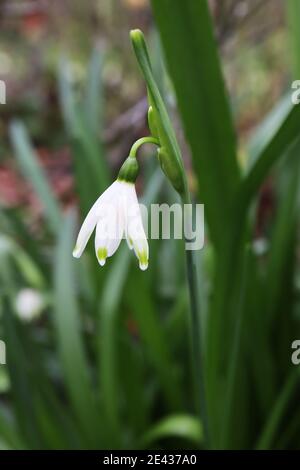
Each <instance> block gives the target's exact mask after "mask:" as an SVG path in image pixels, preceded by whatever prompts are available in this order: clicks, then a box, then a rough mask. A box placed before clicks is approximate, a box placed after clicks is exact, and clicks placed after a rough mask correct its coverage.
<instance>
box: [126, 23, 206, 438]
mask: <svg viewBox="0 0 300 470" xmlns="http://www.w3.org/2000/svg"><path fill="white" fill-rule="evenodd" d="M131 40H132V45H133V49H134V52H135V54H136V58H137V61H138V63H139V65H140V68H141V71H142V74H143V76H144V79H145V81H146V84H147V90H148V99H149V105H150V110H151V124H152V126H153V124H154V126H153V129H154V130H155V132H156V137H157V142H158V145H159V147H160V148H159V151H158V160H159V162H160V165H161V168H162V170H163V172H164V173H165V175H166V177H167V178H168V180H169V181H170V182H171V184H172V185H173V187H174V188H175V190H176V191H177V192H178V194H179V195H180V198H181V203H182V207H184V205H185V204H191V197H190V193H189V189H188V184H187V178H186V173H185V169H184V165H183V159H182V155H181V152H180V148H179V145H178V143H177V140H176V136H175V132H174V129H173V126H172V124H171V121H170V119H169V116H168V113H167V110H166V107H165V104H164V102H163V100H162V97H161V95H160V92H159V89H158V86H157V84H156V81H155V79H154V76H153V73H152V67H151V63H150V58H149V54H148V50H147V45H146V42H145V39H144V36H143V33H142V32H141V31H140V30H134V31H131ZM142 143H145V142H144V141H143V142H142ZM152 143H153V142H152ZM190 220H191V217H190ZM185 253H186V265H187V280H188V287H189V294H190V306H191V316H190V319H191V320H190V328H191V334H190V336H191V352H192V370H193V373H194V380H195V392H196V399H197V400H196V401H197V404H196V409H197V411H198V414H199V416H200V420H202V421H203V428H204V434H205V440H206V444H207V445H208V442H209V439H208V419H207V411H206V410H207V408H206V398H205V387H204V363H203V358H202V343H201V321H200V316H199V315H200V313H199V312H200V308H199V305H198V297H197V290H198V285H197V275H196V261H195V259H194V258H195V254H194V252H193V251H189V250H186V251H185Z"/></svg>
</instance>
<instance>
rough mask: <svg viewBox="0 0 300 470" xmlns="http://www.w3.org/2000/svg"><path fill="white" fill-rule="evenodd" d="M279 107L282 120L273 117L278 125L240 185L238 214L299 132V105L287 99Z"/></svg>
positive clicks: (246, 207)
mask: <svg viewBox="0 0 300 470" xmlns="http://www.w3.org/2000/svg"><path fill="white" fill-rule="evenodd" d="M287 99H288V98H286V100H287ZM281 106H282V108H281ZM280 108H281V109H279V111H280V112H279V114H278V115H280V114H281V112H282V111H283V112H282V115H283V119H282V121H281V122H279V119H275V120H276V122H277V123H278V126H276V127H275V126H274V127H275V128H274V127H273V126H272V135H271V136H270V139H269V140H268V141H267V142H266V143H265V145H264V147H263V149H262V150H261V152H260V154H259V156H257V158H256V159H255V161H254V163H253V165H252V166H251V167H250V169H249V171H248V173H247V175H246V176H245V178H244V180H243V182H242V184H241V186H240V191H239V194H237V205H238V207H239V209H238V211H239V212H238V215H239V216H240V215H241V213H242V212H244V211H246V210H247V209H248V208H249V204H250V203H251V201H252V198H253V197H254V196H255V195H256V194H257V191H258V190H259V188H260V186H261V185H262V183H263V182H264V180H265V178H266V177H267V176H268V174H269V172H270V170H271V169H272V167H273V165H274V164H275V163H276V162H277V161H278V160H279V158H280V157H282V156H283V155H284V153H285V152H286V150H287V149H288V148H289V146H290V145H291V144H293V142H295V140H296V138H297V137H298V136H299V134H300V125H299V122H300V106H299V105H296V106H295V105H293V104H292V102H291V101H290V103H289V104H288V103H287V101H286V102H285V101H283V104H281V105H280ZM277 112H278V109H277ZM275 113H276V111H275Z"/></svg>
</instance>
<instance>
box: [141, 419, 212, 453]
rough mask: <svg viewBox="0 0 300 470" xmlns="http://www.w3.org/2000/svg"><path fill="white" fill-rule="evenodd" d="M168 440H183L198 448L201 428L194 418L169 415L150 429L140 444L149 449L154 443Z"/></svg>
mask: <svg viewBox="0 0 300 470" xmlns="http://www.w3.org/2000/svg"><path fill="white" fill-rule="evenodd" d="M170 438H180V439H185V440H187V441H188V442H190V443H192V444H196V445H197V447H199V446H200V445H201V442H202V441H203V430H202V426H201V424H200V423H199V420H198V419H197V418H196V417H195V416H189V415H185V414H182V415H170V416H167V417H166V418H164V419H162V420H161V421H159V422H158V423H156V424H155V425H154V426H153V427H152V428H150V429H149V431H148V432H147V433H146V434H145V435H144V436H143V437H142V440H141V443H142V446H143V447H150V446H153V444H154V443H155V442H158V441H160V440H162V439H170Z"/></svg>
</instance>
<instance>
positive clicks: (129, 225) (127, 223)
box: [73, 164, 149, 270]
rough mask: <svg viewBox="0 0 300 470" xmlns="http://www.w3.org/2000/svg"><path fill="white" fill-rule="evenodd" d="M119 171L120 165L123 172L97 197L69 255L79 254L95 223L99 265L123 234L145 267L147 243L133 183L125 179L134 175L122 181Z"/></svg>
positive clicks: (141, 265)
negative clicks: (71, 253)
mask: <svg viewBox="0 0 300 470" xmlns="http://www.w3.org/2000/svg"><path fill="white" fill-rule="evenodd" d="M131 165H132V164H131ZM123 167H124V165H123ZM123 167H122V168H123ZM127 167H128V165H127ZM126 169H128V168H126ZM130 169H131V170H132V168H130ZM121 170H122V169H121ZM127 173H128V172H127ZM127 173H126V174H127ZM122 174H124V169H123V172H122V171H120V174H119V178H118V179H117V180H116V181H115V182H114V183H113V184H112V185H111V186H109V188H107V190H106V191H105V192H104V193H103V194H102V195H101V196H100V197H99V199H97V201H96V202H95V204H94V205H93V206H92V208H91V210H90V211H89V213H88V214H87V216H86V218H85V220H84V222H83V224H82V226H81V229H80V231H79V234H78V237H77V241H76V245H75V248H74V251H73V256H74V257H75V258H79V257H80V256H81V254H82V252H83V251H84V249H85V247H86V244H87V242H88V240H89V238H90V236H91V234H92V232H93V231H94V229H95V227H96V236H95V251H96V256H97V259H98V261H99V264H100V265H101V266H103V265H104V264H105V262H106V258H108V257H110V256H112V255H113V254H114V253H115V251H116V250H117V249H118V247H119V245H120V242H121V240H122V238H123V236H125V237H126V239H127V243H128V246H129V247H130V248H131V249H132V248H133V250H134V252H135V254H136V256H137V258H138V259H139V265H140V268H141V269H142V270H145V269H147V267H148V258H149V247H148V242H147V238H146V235H145V231H144V227H143V222H142V217H141V211H140V207H139V204H138V199H137V195H136V190H135V185H134V182H132V181H128V179H131V180H132V179H134V180H135V178H134V177H133V176H135V175H132V174H131V173H130V174H129V177H128V178H127V181H126V180H125V179H121V177H122ZM127 176H128V174H127ZM135 177H136V176H135Z"/></svg>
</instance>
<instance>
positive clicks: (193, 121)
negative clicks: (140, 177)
mask: <svg viewBox="0 0 300 470" xmlns="http://www.w3.org/2000/svg"><path fill="white" fill-rule="evenodd" d="M152 6H153V10H154V14H155V19H156V24H157V26H158V29H159V32H160V35H161V40H162V44H163V48H164V51H165V58H166V61H167V65H168V68H169V72H170V76H171V79H172V81H173V84H174V87H175V92H176V96H177V101H178V106H179V110H180V113H181V117H182V121H183V125H184V129H185V134H186V137H187V140H188V142H189V144H190V147H191V151H192V156H193V165H194V168H195V171H196V174H197V178H198V182H199V192H200V197H201V199H202V200H203V202H204V203H205V204H206V216H207V221H208V224H209V228H210V232H211V236H212V239H213V240H214V241H215V242H216V243H217V244H218V245H220V244H222V242H223V232H224V227H225V226H226V225H227V222H228V214H229V211H230V207H231V204H232V199H233V196H234V193H235V191H236V188H237V185H238V183H239V181H240V177H239V168H238V164H237V159H236V142H235V132H234V128H233V124H232V119H231V113H230V109H229V105H228V102H227V101H228V100H227V96H226V92H225V88H224V82H223V79H222V74H221V67H220V62H219V58H218V54H217V48H216V43H215V40H214V37H213V28H212V23H211V19H210V14H209V10H208V6H207V2H206V1H205V0H203V1H198V2H196V1H194V0H186V1H184V2H183V1H182V0H152Z"/></svg>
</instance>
